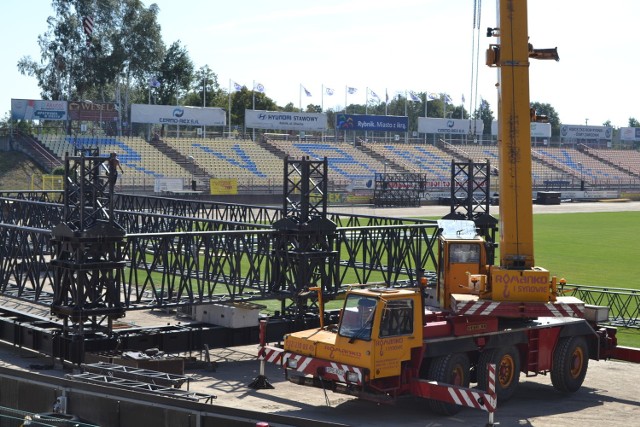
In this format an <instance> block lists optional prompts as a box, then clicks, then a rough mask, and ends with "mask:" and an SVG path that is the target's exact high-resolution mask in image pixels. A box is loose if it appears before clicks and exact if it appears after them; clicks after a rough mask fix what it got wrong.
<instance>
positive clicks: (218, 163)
mask: <svg viewBox="0 0 640 427" xmlns="http://www.w3.org/2000/svg"><path fill="white" fill-rule="evenodd" d="M265 135H268V137H261V138H256V141H254V140H252V139H251V138H250V137H249V135H248V134H247V135H246V136H247V138H245V139H243V138H242V136H243V135H242V134H240V135H239V136H238V137H236V138H229V137H223V138H220V137H216V138H213V137H210V138H202V137H201V136H197V135H194V136H192V137H176V136H172V137H166V138H162V139H160V138H159V137H154V138H152V139H150V140H146V139H145V138H142V137H111V136H109V137H108V136H100V137H89V136H66V135H60V134H49V133H44V132H36V133H34V134H33V135H16V136H15V138H14V139H13V141H14V144H18V145H20V146H21V147H17V148H19V149H21V150H22V151H25V152H26V153H27V154H30V155H31V156H32V157H34V158H37V157H40V158H41V163H43V168H44V169H46V170H48V171H50V170H51V169H53V168H54V167H56V166H60V165H62V164H63V161H64V157H65V154H66V153H69V154H70V155H72V154H73V153H74V150H75V148H79V147H98V148H99V149H100V152H101V153H104V154H105V155H106V154H108V153H110V152H116V153H118V157H119V159H120V161H121V164H122V167H123V169H124V173H123V174H122V176H121V177H120V179H119V182H118V188H119V190H120V191H135V192H153V191H154V183H155V181H156V179H158V178H172V179H178V180H181V181H182V182H183V187H184V188H190V187H191V186H190V185H189V184H190V182H191V183H192V182H193V181H197V189H198V191H199V192H202V193H205V194H207V193H208V192H209V190H210V188H209V185H210V180H211V179H212V178H219V179H235V180H237V186H238V192H239V193H243V194H251V193H254V194H255V193H261V192H265V190H266V192H268V193H270V194H274V193H278V192H279V191H280V190H281V188H282V179H283V159H284V158H285V156H289V157H291V158H301V157H307V158H310V159H314V160H316V159H323V158H325V157H326V158H327V162H328V166H329V170H328V176H329V184H330V188H331V191H344V190H346V189H347V188H348V187H349V185H350V183H352V182H353V181H357V180H361V181H362V180H366V181H371V180H372V179H373V178H374V177H375V174H376V173H383V172H389V173H422V174H425V175H426V176H427V178H428V179H432V180H434V181H447V180H449V179H450V173H451V172H450V170H451V161H452V160H455V161H457V162H460V161H468V160H473V161H476V162H483V161H486V160H489V161H490V163H491V166H492V170H493V171H494V172H495V173H496V174H498V173H499V171H498V170H497V166H498V158H497V156H498V149H497V146H496V143H495V141H490V140H489V141H480V143H466V144H465V143H450V142H446V141H444V140H438V141H436V143H435V144H433V143H425V140H423V139H409V140H408V142H399V141H389V140H386V141H385V140H381V141H378V142H374V141H364V140H356V141H352V142H343V141H336V140H334V139H332V138H330V137H325V138H320V137H318V138H315V139H314V138H306V139H303V138H299V139H298V138H292V137H291V136H290V135H289V136H287V137H286V138H285V137H278V135H277V134H265ZM283 135H284V134H283ZM285 136H286V135H285ZM258 139H259V141H258ZM36 160H37V159H36ZM532 163H533V164H532V177H533V185H534V188H535V189H536V190H545V189H549V188H562V189H582V190H584V189H585V185H586V186H587V188H588V189H590V190H595V189H599V190H612V189H615V190H625V189H632V190H633V191H635V192H637V191H638V190H637V189H638V187H640V152H638V151H637V150H633V149H613V148H593V147H589V146H586V145H583V144H576V145H570V146H569V145H568V146H559V144H558V146H547V145H545V146H534V147H533V148H532Z"/></svg>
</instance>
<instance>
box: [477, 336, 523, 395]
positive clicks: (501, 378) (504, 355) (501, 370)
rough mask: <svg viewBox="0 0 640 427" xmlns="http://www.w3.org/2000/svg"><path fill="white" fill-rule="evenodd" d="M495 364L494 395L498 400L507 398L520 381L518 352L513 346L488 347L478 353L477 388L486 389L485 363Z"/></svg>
mask: <svg viewBox="0 0 640 427" xmlns="http://www.w3.org/2000/svg"><path fill="white" fill-rule="evenodd" d="M488 363H492V364H494V365H496V381H495V383H496V396H498V402H506V401H507V400H509V399H510V398H511V397H512V396H513V395H514V393H515V392H516V390H517V389H518V384H519V383H520V353H519V352H518V349H517V348H516V347H515V346H508V347H500V348H494V349H489V350H486V351H483V352H482V353H480V357H479V358H478V365H477V368H476V372H477V375H478V388H479V389H480V390H483V391H488V387H489V371H488V369H487V364H488Z"/></svg>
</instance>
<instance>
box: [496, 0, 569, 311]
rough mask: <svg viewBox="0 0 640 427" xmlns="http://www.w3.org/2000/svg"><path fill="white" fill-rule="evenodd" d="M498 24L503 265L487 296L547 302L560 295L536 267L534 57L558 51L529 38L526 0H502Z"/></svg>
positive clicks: (551, 56)
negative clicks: (531, 99) (531, 73)
mask: <svg viewBox="0 0 640 427" xmlns="http://www.w3.org/2000/svg"><path fill="white" fill-rule="evenodd" d="M498 25H499V27H498V28H494V29H489V31H488V35H490V36H491V35H494V36H498V37H499V42H500V43H499V44H494V45H491V47H490V48H489V50H488V52H487V65H489V66H494V67H498V68H499V73H498V84H497V87H498V161H499V166H500V175H499V177H498V180H499V183H500V265H499V266H491V267H490V273H489V278H488V280H489V286H488V288H489V289H490V291H489V293H488V294H485V295H483V296H484V298H488V299H492V300H503V301H504V300H506V301H510V300H511V301H515V300H521V301H529V302H533V301H540V302H547V301H549V300H553V299H554V298H555V295H553V292H552V291H551V289H552V288H550V287H549V282H550V281H549V272H548V271H547V270H545V269H544V268H540V267H535V264H534V252H533V206H532V184H531V127H530V126H531V125H530V123H531V113H530V105H529V58H538V59H556V60H557V59H558V56H557V52H556V50H555V49H545V50H535V49H533V48H532V46H531V45H530V44H529V36H528V27H527V1H526V0H517V1H515V0H502V1H499V2H498ZM553 282H554V283H555V278H554V280H553Z"/></svg>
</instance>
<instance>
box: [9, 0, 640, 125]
mask: <svg viewBox="0 0 640 427" xmlns="http://www.w3.org/2000/svg"><path fill="white" fill-rule="evenodd" d="M476 1H478V2H481V0H476ZM144 3H145V4H146V5H147V6H148V5H149V4H151V3H152V2H151V1H145V2H144ZM155 3H156V4H157V5H158V6H159V8H160V13H159V16H158V20H159V23H160V25H161V27H162V37H163V40H164V42H165V44H166V45H167V46H169V45H170V44H171V43H173V42H175V41H178V40H179V41H180V42H181V44H182V45H183V46H185V47H186V48H187V50H188V52H189V54H190V56H191V59H192V61H193V63H194V65H195V67H196V69H197V68H200V67H201V66H204V65H208V66H209V67H210V68H211V69H212V71H213V72H214V73H216V74H217V76H218V82H219V84H220V86H221V87H223V88H225V89H228V88H229V85H230V82H231V81H233V82H236V83H239V84H241V85H245V86H247V87H248V88H249V89H251V88H252V86H253V85H254V84H258V83H260V84H262V85H263V86H264V89H265V94H266V95H267V96H268V97H270V98H271V99H273V100H274V101H275V102H276V103H277V104H278V105H280V106H284V105H286V104H287V103H289V102H292V103H293V104H294V105H295V106H299V105H300V104H301V105H302V106H303V107H306V105H308V104H310V103H312V104H316V105H322V106H323V107H324V108H325V109H328V108H334V109H336V108H342V107H343V106H344V105H345V88H346V87H347V86H348V87H353V88H356V89H357V92H356V93H355V94H353V95H348V97H347V98H346V101H347V103H348V104H352V103H359V104H364V103H365V102H366V99H367V95H366V94H367V89H368V90H369V91H373V92H375V93H376V94H377V95H378V96H379V97H380V98H381V99H383V100H384V96H385V95H384V94H385V92H387V93H388V94H389V97H392V96H394V95H395V94H396V93H398V92H399V93H402V94H403V95H404V94H405V91H413V92H416V93H418V92H437V93H447V94H449V95H450V97H451V98H452V99H453V103H455V104H462V98H463V96H464V98H465V103H464V105H465V108H466V109H467V110H468V111H469V110H474V109H475V108H476V107H477V105H479V100H480V98H483V99H486V100H487V101H488V102H489V104H490V106H491V108H492V110H493V111H494V115H497V93H496V89H495V83H496V82H497V79H498V76H497V69H495V68H489V67H487V66H486V65H485V64H484V60H485V59H484V58H485V50H486V48H487V47H488V45H489V43H495V42H496V39H495V38H488V37H486V34H485V33H486V28H487V27H495V26H497V18H496V2H495V1H487V0H485V1H484V2H481V4H482V9H481V14H480V25H479V28H480V30H475V31H474V13H473V11H474V0H393V1H382V0H323V1H322V2H314V1H300V0H269V1H264V0H236V1H233V2H229V1H211V0H181V1H176V0H156V1H155ZM528 5H529V11H528V12H529V19H528V22H529V39H530V42H531V44H533V46H534V47H536V48H553V47H557V48H558V52H559V56H560V61H559V62H555V61H538V60H531V65H530V72H529V76H530V99H531V101H532V102H541V103H548V104H550V105H551V106H553V108H554V109H555V110H556V112H557V113H558V115H559V117H560V120H561V122H562V123H564V124H588V125H602V124H603V123H604V122H606V121H610V122H611V124H612V125H613V126H616V127H622V126H628V121H629V118H630V117H633V118H636V119H640V110H639V107H638V104H637V102H636V99H637V98H638V92H639V86H638V84H637V83H636V79H637V78H638V75H640V73H639V72H638V71H639V69H640V60H639V59H638V58H637V57H636V54H635V53H636V52H637V49H638V36H637V34H638V33H636V31H637V27H636V25H637V22H638V18H639V17H640V2H638V1H637V0H616V1H613V2H603V1H601V0H599V1H595V0H561V1H558V0H529V1H528ZM2 9H3V11H2V14H1V15H0V35H1V36H2V40H4V43H3V44H2V48H1V52H2V61H0V82H3V83H1V84H0V117H4V116H5V115H6V114H7V113H8V112H9V110H10V108H11V98H23V99H40V98H41V97H40V90H39V88H38V86H37V82H36V79H35V78H33V77H28V76H22V75H21V74H20V73H19V72H18V69H17V67H16V64H17V63H18V61H19V60H20V58H22V57H23V56H31V57H32V58H33V59H39V58H40V50H39V47H38V44H37V39H38V36H39V35H41V34H44V33H45V32H46V30H47V22H46V19H47V17H48V16H50V15H52V13H53V10H52V8H51V3H50V1H49V0H22V1H20V2H18V1H12V2H4V3H3V7H2ZM478 43H479V46H480V55H479V56H476V54H475V53H474V49H473V47H474V46H477V45H478ZM478 59H479V65H478V68H477V73H476V72H475V67H474V62H476V61H477V60H478ZM474 76H475V77H477V81H476V80H475V79H474V78H473V77H474ZM301 87H304V88H305V89H307V90H308V91H309V92H310V93H311V95H312V96H310V97H307V96H306V95H305V94H304V92H303V91H302V90H301ZM323 87H324V88H332V89H334V95H333V96H328V95H326V94H325V95H324V96H323V95H322V88H323ZM370 97H371V95H370Z"/></svg>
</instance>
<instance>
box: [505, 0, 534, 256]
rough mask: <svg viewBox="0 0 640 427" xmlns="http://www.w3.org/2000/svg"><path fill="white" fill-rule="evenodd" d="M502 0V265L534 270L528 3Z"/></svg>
mask: <svg viewBox="0 0 640 427" xmlns="http://www.w3.org/2000/svg"><path fill="white" fill-rule="evenodd" d="M499 3H500V6H499V10H498V14H499V16H498V22H499V25H500V28H499V37H500V58H499V62H498V64H497V66H498V67H499V74H498V75H499V80H498V100H499V101H498V118H499V119H498V159H499V160H498V161H499V168H500V169H499V170H500V174H499V176H498V179H499V183H500V210H499V212H500V265H501V266H503V267H505V268H521V269H522V268H524V269H529V268H531V267H533V266H534V254H533V226H532V224H533V207H532V204H531V198H532V184H531V127H530V114H529V47H528V46H529V44H528V36H527V34H528V32H527V2H526V0H518V1H513V0H510V1H509V0H508V1H500V2H499Z"/></svg>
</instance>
